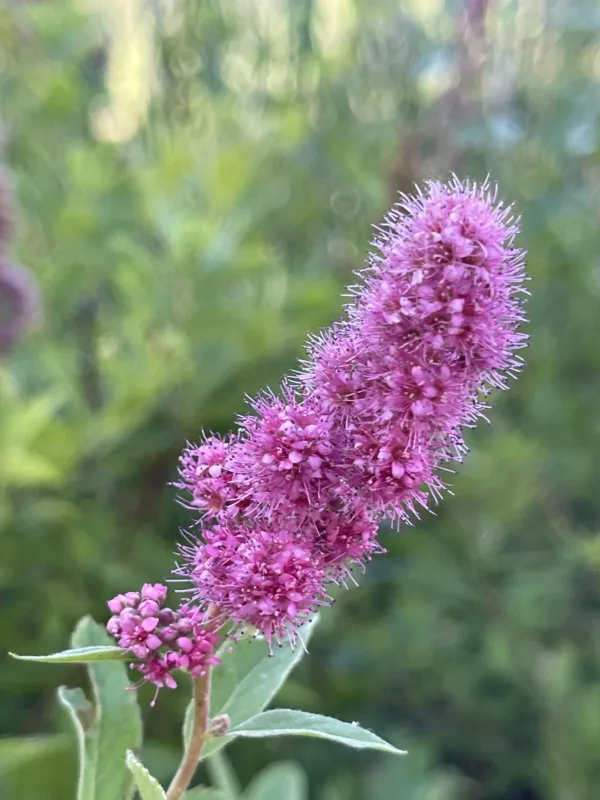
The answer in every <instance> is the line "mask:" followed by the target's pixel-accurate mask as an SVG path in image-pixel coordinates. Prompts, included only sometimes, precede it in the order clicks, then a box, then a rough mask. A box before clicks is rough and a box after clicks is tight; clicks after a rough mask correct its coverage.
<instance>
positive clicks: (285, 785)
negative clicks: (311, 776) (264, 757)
mask: <svg viewBox="0 0 600 800" xmlns="http://www.w3.org/2000/svg"><path fill="white" fill-rule="evenodd" d="M244 797H245V798H246V800H283V798H285V800H307V798H308V781H307V780H306V775H305V774H304V771H303V770H302V768H301V767H300V766H298V764H295V763H294V762H293V761H281V762H279V763H277V764H272V765H271V766H270V767H267V768H266V769H265V770H263V771H262V772H261V773H259V774H258V775H257V776H256V778H254V780H253V781H252V783H251V784H250V786H249V787H248V789H247V790H246V794H245V795H244Z"/></svg>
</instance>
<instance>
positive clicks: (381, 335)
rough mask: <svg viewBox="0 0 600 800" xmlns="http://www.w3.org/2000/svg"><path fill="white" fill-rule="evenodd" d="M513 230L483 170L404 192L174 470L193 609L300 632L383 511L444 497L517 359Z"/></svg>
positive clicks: (413, 508) (345, 573) (518, 294)
mask: <svg viewBox="0 0 600 800" xmlns="http://www.w3.org/2000/svg"><path fill="white" fill-rule="evenodd" d="M516 233H517V225H516V223H515V221H514V220H513V218H512V217H511V211H510V208H507V207H504V206H503V205H502V204H501V203H497V201H496V197H495V194H494V192H493V191H492V190H491V189H490V188H489V186H488V185H487V184H484V185H483V186H481V187H480V186H477V185H475V184H469V183H467V184H461V183H460V182H459V181H458V180H453V181H452V182H451V183H449V184H445V185H444V184H440V183H437V182H431V183H430V184H429V185H428V186H427V188H426V191H425V192H423V193H419V194H418V195H417V196H416V197H413V198H408V197H405V198H403V203H402V205H399V206H397V207H395V208H394V209H393V210H392V211H391V212H390V214H389V216H388V217H387V220H386V223H385V225H384V227H383V228H382V229H381V230H380V233H379V234H378V238H377V239H376V241H375V245H376V248H377V251H376V253H375V254H374V255H372V256H371V259H370V263H369V265H368V267H367V269H366V270H365V271H364V272H363V273H362V275H361V276H360V282H359V285H358V286H356V287H353V289H352V292H353V300H352V302H351V303H350V305H349V306H348V308H347V313H346V316H345V318H344V319H343V320H341V321H339V322H337V323H336V324H334V325H333V326H332V327H331V328H329V329H328V330H327V331H325V332H324V333H322V334H321V335H320V336H318V337H315V338H313V339H312V341H311V342H310V343H309V346H308V359H307V360H306V362H305V363H304V365H303V368H302V370H301V371H300V372H299V373H298V374H297V375H296V376H294V378H293V379H288V380H286V381H284V383H283V385H282V387H281V391H280V393H279V394H278V395H274V394H272V393H264V394H262V395H260V396H259V397H258V398H257V399H256V400H255V401H254V402H253V403H252V411H251V413H250V414H248V415H246V416H243V417H242V418H241V419H240V431H239V433H238V434H237V436H235V437H233V436H231V437H229V438H226V439H221V438H219V437H217V436H205V438H204V439H203V441H202V443H201V444H200V445H198V446H195V445H190V444H188V446H187V447H186V448H185V450H184V452H183V454H182V456H181V460H180V469H179V472H180V481H179V483H178V484H176V485H177V486H178V487H179V488H180V489H181V490H182V491H183V492H184V498H185V499H184V502H185V503H186V505H187V506H188V507H189V508H191V509H193V510H196V511H199V512H200V514H201V516H200V517H199V518H198V520H197V521H196V532H195V533H190V534H188V536H187V543H186V544H184V545H182V546H181V548H180V556H181V563H180V564H179V565H178V567H177V570H176V573H177V574H179V575H180V576H183V577H184V578H186V579H187V580H189V582H190V584H191V586H192V593H191V599H190V602H191V603H193V604H194V606H195V607H197V608H198V609H199V610H200V613H202V612H204V611H205V610H206V609H207V608H209V606H210V607H211V608H213V609H217V615H218V617H219V619H220V620H222V621H223V622H225V621H227V620H229V621H231V622H232V623H233V626H234V630H235V628H236V626H238V625H239V626H241V625H245V624H250V625H252V626H254V627H255V628H257V629H258V630H259V631H261V632H262V633H263V634H264V636H265V638H266V639H267V641H268V642H269V646H270V647H272V645H273V643H276V644H281V643H282V642H283V641H285V640H289V641H290V642H291V643H292V644H294V642H295V641H296V638H297V637H298V636H299V633H298V628H300V627H301V625H302V624H303V622H304V621H306V620H307V619H308V618H309V617H310V616H311V614H313V613H314V611H315V610H316V609H317V608H318V607H320V606H322V605H325V604H329V603H330V602H331V600H330V597H329V594H328V586H329V585H330V584H331V583H337V584H342V585H345V584H346V583H347V582H348V580H350V579H352V578H351V575H350V570H351V567H352V565H353V564H354V565H358V566H359V567H360V568H362V569H364V567H365V565H366V563H367V562H368V561H369V560H370V559H371V557H372V555H373V554H374V553H377V552H381V551H382V549H383V548H382V547H381V545H380V544H379V543H378V541H377V528H378V523H379V522H380V521H381V520H382V519H383V518H386V517H387V518H389V519H391V520H395V521H396V522H409V521H410V520H411V519H412V518H413V517H414V515H415V514H417V513H418V511H419V508H426V507H427V506H428V503H429V501H430V497H433V498H434V499H435V500H436V501H437V500H438V499H439V497H440V496H441V492H442V490H443V489H444V482H443V480H442V477H441V474H440V473H443V472H448V471H450V468H449V462H451V461H460V460H461V459H462V457H463V455H464V453H465V452H466V446H465V444H464V441H463V436H462V431H463V429H464V428H465V427H470V426H472V425H473V424H474V423H475V422H476V421H477V419H478V418H479V417H480V416H481V415H482V412H483V409H484V408H485V406H484V405H483V398H484V397H485V395H486V394H487V392H488V391H489V389H491V388H505V387H506V383H507V378H509V377H513V376H514V375H515V373H516V372H517V371H518V370H519V368H520V366H521V359H520V358H519V357H518V355H517V354H516V351H517V350H519V349H520V348H521V347H523V346H525V343H526V337H525V336H524V335H523V334H522V333H520V332H519V330H518V328H519V325H520V324H521V322H523V320H524V316H523V311H522V295H523V294H524V293H525V289H524V285H523V284H524V281H525V272H524V253H523V252H522V251H521V250H519V249H517V248H515V246H514V243H513V241H514V237H515V235H516ZM136 630H137V629H136Z"/></svg>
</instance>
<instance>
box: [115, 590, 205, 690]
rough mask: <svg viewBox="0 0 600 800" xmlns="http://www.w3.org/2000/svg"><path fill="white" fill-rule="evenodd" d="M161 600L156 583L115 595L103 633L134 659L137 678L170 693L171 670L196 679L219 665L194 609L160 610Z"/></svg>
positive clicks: (163, 596) (161, 592)
mask: <svg viewBox="0 0 600 800" xmlns="http://www.w3.org/2000/svg"><path fill="white" fill-rule="evenodd" d="M166 599H167V587H166V586H163V585H162V584H160V583H156V584H150V583H145V584H144V586H143V587H142V591H141V592H127V593H126V594H119V595H117V596H116V597H113V599H112V600H109V601H108V607H109V609H110V611H111V612H112V613H113V616H112V617H111V618H110V619H109V621H108V624H107V626H106V628H107V630H108V632H109V633H110V634H112V636H114V637H115V639H116V640H117V642H118V644H119V646H120V647H122V648H123V649H124V650H127V651H129V652H130V653H131V654H132V656H133V657H134V658H136V659H137V661H134V662H133V663H132V664H131V666H132V667H133V669H136V670H138V671H139V672H141V673H142V675H143V678H142V681H144V680H147V681H150V682H152V683H154V684H155V685H156V686H157V687H158V688H160V687H162V686H166V687H168V688H170V689H173V688H175V686H176V685H177V683H176V681H175V678H174V677H173V674H172V673H173V671H174V670H176V669H181V670H185V671H187V672H189V673H190V675H191V676H192V677H193V678H196V677H198V676H199V675H204V674H205V673H206V671H207V669H208V668H209V667H210V666H212V665H214V664H218V663H219V660H218V659H217V658H216V656H215V655H214V648H215V644H216V643H217V641H218V638H219V637H218V634H216V633H214V632H211V631H209V630H207V628H206V627H205V626H204V625H203V624H202V621H201V616H200V612H199V611H198V609H192V608H190V607H189V606H186V605H184V606H181V608H179V609H178V610H177V611H173V610H172V609H170V608H165V607H164V604H165V601H166Z"/></svg>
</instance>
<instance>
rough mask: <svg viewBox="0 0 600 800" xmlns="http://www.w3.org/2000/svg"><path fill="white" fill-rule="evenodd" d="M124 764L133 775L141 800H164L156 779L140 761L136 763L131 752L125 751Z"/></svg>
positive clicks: (164, 796) (164, 795) (163, 794)
mask: <svg viewBox="0 0 600 800" xmlns="http://www.w3.org/2000/svg"><path fill="white" fill-rule="evenodd" d="M125 763H126V764H127V768H128V769H129V771H130V772H131V774H132V775H133V779H134V781H135V785H136V787H137V790H138V792H139V793H140V797H141V798H142V800H166V798H167V795H166V794H165V792H164V790H163V788H162V786H161V785H160V783H159V782H158V781H157V780H156V778H153V777H152V775H150V773H149V772H148V770H147V769H146V767H145V766H144V765H143V764H142V762H141V761H138V759H137V758H136V757H135V756H134V755H133V753H132V752H131V750H128V751H127V756H126V758H125Z"/></svg>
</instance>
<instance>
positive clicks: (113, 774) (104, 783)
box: [58, 617, 142, 800]
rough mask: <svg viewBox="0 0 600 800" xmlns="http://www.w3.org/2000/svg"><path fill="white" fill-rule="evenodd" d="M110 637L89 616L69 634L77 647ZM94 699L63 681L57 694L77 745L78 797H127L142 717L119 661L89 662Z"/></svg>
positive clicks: (95, 799)
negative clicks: (129, 760) (131, 753)
mask: <svg viewBox="0 0 600 800" xmlns="http://www.w3.org/2000/svg"><path fill="white" fill-rule="evenodd" d="M107 641H110V640H109V637H108V634H107V633H106V631H105V630H104V628H103V627H102V626H101V625H98V624H97V623H96V622H94V620H93V619H91V618H90V617H84V618H83V619H82V620H80V622H79V623H78V625H77V627H76V628H75V631H74V633H73V637H72V644H73V646H74V647H75V648H78V649H80V648H95V647H98V646H104V645H105V644H106V642H107ZM88 671H89V675H90V681H91V684H92V689H93V693H94V703H90V701H89V700H88V699H87V698H86V697H85V695H84V693H83V692H82V691H81V689H67V688H65V687H61V689H59V692H58V699H59V701H60V703H61V705H63V706H64V707H65V708H66V710H67V711H68V713H69V715H70V717H71V720H72V722H73V726H74V728H75V731H76V733H77V740H78V746H79V783H78V793H77V798H78V800H125V798H129V797H131V795H132V793H133V780H132V777H131V774H130V772H129V770H128V769H127V766H126V764H125V755H126V753H127V751H128V750H132V749H139V747H140V744H141V739H142V721H141V717H140V711H139V707H138V704H137V699H136V696H135V692H134V691H127V689H128V688H129V685H130V681H129V678H128V676H127V671H126V669H125V665H124V664H123V663H120V662H104V663H93V664H90V665H89V666H88Z"/></svg>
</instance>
